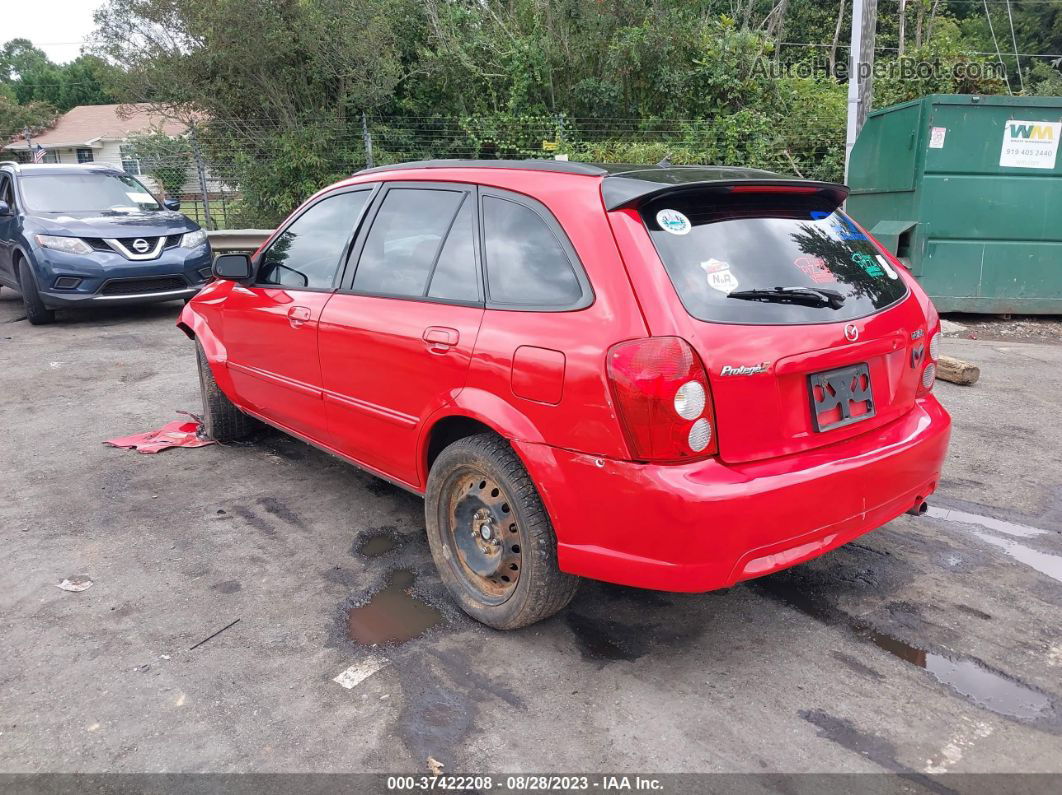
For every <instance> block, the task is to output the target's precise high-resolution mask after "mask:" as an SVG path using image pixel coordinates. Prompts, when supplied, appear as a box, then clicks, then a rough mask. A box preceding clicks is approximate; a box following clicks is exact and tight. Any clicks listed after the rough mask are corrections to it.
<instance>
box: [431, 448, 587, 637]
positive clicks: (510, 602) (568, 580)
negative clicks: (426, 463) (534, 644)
mask: <svg viewBox="0 0 1062 795" xmlns="http://www.w3.org/2000/svg"><path fill="white" fill-rule="evenodd" d="M424 514H425V523H426V526H427V531H428V543H429V545H430V547H431V554H432V558H433V559H434V560H435V566H436V568H438V570H439V576H440V577H441V578H442V581H443V583H444V584H445V585H446V587H447V589H448V590H449V591H450V594H451V595H452V596H453V598H454V600H455V601H456V602H457V603H458V605H460V607H461V609H462V610H464V611H465V612H466V613H468V614H469V615H470V616H472V618H474V619H476V620H477V621H481V622H482V623H484V624H486V625H488V626H491V627H494V628H495V629H516V628H518V627H524V626H527V625H528V624H534V623H535V622H536V621H541V620H542V619H544V618H547V617H549V616H551V615H553V614H554V613H556V612H557V611H559V610H561V609H562V608H564V607H565V606H566V605H567V604H568V603H569V602H570V601H571V600H572V597H573V596H575V592H576V590H577V589H578V587H579V578H578V577H575V576H573V575H571V574H565V573H564V572H562V571H561V570H560V569H559V568H557V538H556V536H555V535H554V532H553V524H552V523H551V522H550V519H549V514H548V513H547V512H546V509H545V507H544V506H543V505H542V500H541V498H540V497H539V494H538V491H537V489H535V484H534V483H533V482H532V481H531V477H530V476H529V475H528V474H527V470H526V469H524V466H523V464H522V463H521V462H520V459H519V458H518V457H517V456H516V453H514V452H513V450H512V448H511V447H510V446H509V445H508V443H507V442H506V441H505V440H504V439H502V438H501V437H500V436H496V435H495V434H492V433H484V434H478V435H476V436H469V437H466V438H464V439H460V440H458V441H456V442H454V443H453V444H451V445H450V446H449V447H447V448H446V449H445V450H443V451H442V452H441V453H440V454H439V457H438V458H436V460H435V462H434V463H433V464H432V468H431V472H430V473H429V475H428V490H427V494H426V495H425V503H424Z"/></svg>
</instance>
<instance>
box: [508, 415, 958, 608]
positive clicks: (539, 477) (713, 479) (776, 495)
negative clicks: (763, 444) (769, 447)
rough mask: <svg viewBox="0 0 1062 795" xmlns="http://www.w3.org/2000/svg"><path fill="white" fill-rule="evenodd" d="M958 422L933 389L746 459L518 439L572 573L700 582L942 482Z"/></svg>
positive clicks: (730, 575) (854, 522)
mask: <svg viewBox="0 0 1062 795" xmlns="http://www.w3.org/2000/svg"><path fill="white" fill-rule="evenodd" d="M950 432H951V419H950V417H949V416H948V413H947V412H946V411H945V410H944V408H943V407H942V406H941V405H940V404H939V403H938V402H937V400H936V398H935V397H932V396H929V397H927V398H922V399H920V400H918V401H917V403H916V405H915V407H914V408H913V409H912V410H911V411H910V412H908V413H907V414H906V415H904V416H903V417H901V418H900V419H898V420H896V421H895V422H893V423H890V424H889V425H886V426H884V427H881V428H877V429H875V430H873V431H870V432H868V433H866V434H863V435H861V436H857V437H854V438H851V439H847V440H845V441H842V442H837V443H836V444H831V445H827V446H825V447H820V448H817V449H814V450H809V451H806V452H802V453H797V454H793V455H789V456H784V457H781V458H775V459H770V460H766V461H757V462H751V463H747V464H740V465H730V464H726V463H723V462H721V461H719V460H717V459H708V460H703V461H698V462H694V463H690V464H677V465H659V464H639V463H635V462H630V461H617V460H613V459H606V458H601V457H599V456H592V455H585V454H582V453H574V452H571V451H568V450H561V449H558V448H554V447H549V446H547V445H542V444H531V443H525V442H513V446H514V447H515V448H516V451H517V453H518V454H519V455H520V456H521V458H522V459H523V461H524V463H525V465H526V466H527V468H528V471H529V473H530V474H531V477H532V479H533V480H534V482H535V484H536V485H537V486H538V489H539V492H540V494H541V495H542V499H543V502H544V503H545V505H546V508H547V510H548V511H549V514H550V517H551V519H552V521H553V527H554V530H555V532H556V535H557V541H558V545H557V546H558V551H557V557H558V563H559V565H560V568H561V570H562V571H566V572H569V573H571V574H578V575H580V576H583V577H589V578H592V579H597V580H605V581H607V582H614V583H619V584H621V585H631V586H636V587H640V588H653V589H657V590H665V591H686V592H701V591H710V590H714V589H717V588H725V587H728V586H730V585H733V584H734V583H736V582H739V581H741V580H747V579H751V578H753V577H760V576H763V575H765V574H770V573H771V572H774V571H778V570H779V569H784V568H787V567H789V566H794V565H796V564H798V563H802V562H804V561H806V560H810V559H812V558H815V557H818V556H819V555H821V554H823V553H824V552H827V551H829V550H831V549H834V548H835V547H838V546H841V545H842V544H846V543H848V542H849V541H851V540H852V539H854V538H856V537H858V536H860V535H863V534H864V533H867V532H869V531H871V530H874V529H876V528H878V527H880V526H881V525H883V524H885V523H886V522H889V521H891V520H892V519H895V518H896V517H897V516H899V515H900V514H902V513H904V512H905V511H907V510H908V509H909V508H911V507H913V506H914V505H915V504H916V502H918V501H921V500H924V499H925V498H927V497H928V496H929V495H930V494H932V493H933V491H934V490H935V489H936V486H937V482H938V480H939V478H940V469H941V465H942V464H943V461H944V456H945V454H946V452H947V446H948V437H949V436H950Z"/></svg>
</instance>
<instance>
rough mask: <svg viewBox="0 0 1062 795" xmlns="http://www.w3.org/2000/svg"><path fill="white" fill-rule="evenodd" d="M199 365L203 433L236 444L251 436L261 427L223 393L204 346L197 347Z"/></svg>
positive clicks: (196, 353) (196, 354) (219, 440)
mask: <svg viewBox="0 0 1062 795" xmlns="http://www.w3.org/2000/svg"><path fill="white" fill-rule="evenodd" d="M195 358H196V364H197V365H198V366H199V391H200V393H201V394H202V396H203V430H204V431H205V432H206V435H207V436H209V437H210V438H211V439H214V440H216V441H218V442H234V441H236V440H237V439H242V438H244V437H245V436H249V435H250V434H251V433H252V432H253V431H254V430H255V429H256V428H257V427H258V425H259V422H258V420H256V419H255V418H254V417H249V416H247V415H246V414H244V413H243V412H242V411H240V410H239V409H238V408H236V406H234V405H233V403H232V401H231V400H229V399H228V398H227V397H226V396H225V393H224V392H222V391H221V387H219V386H218V382H217V381H215V380H214V373H213V372H211V370H210V364H209V363H208V362H207V358H206V354H205V353H204V352H203V346H202V345H200V344H199V343H198V342H197V343H196V344H195Z"/></svg>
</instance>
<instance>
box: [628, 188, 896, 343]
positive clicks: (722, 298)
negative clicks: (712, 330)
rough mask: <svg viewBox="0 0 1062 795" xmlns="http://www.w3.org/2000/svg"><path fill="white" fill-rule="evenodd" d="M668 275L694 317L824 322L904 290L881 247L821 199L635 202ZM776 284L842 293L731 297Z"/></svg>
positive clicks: (719, 197) (887, 302)
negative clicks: (834, 301) (819, 300)
mask: <svg viewBox="0 0 1062 795" xmlns="http://www.w3.org/2000/svg"><path fill="white" fill-rule="evenodd" d="M641 212H642V219H643V221H644V222H645V225H646V228H647V229H648V230H649V236H650V237H651V238H652V241H653V244H654V246H655V247H656V250H657V252H658V254H659V255H660V258H661V260H662V261H663V263H664V267H665V268H666V270H667V273H668V276H669V277H670V278H671V282H672V284H674V286H675V290H676V292H677V293H678V295H679V298H680V299H681V300H682V303H683V305H684V306H685V308H686V311H688V312H689V313H690V314H691V315H693V316H694V317H696V318H698V319H700V320H707V321H716V322H722V323H748V324H788V323H792V324H799V323H829V322H836V321H845V320H853V319H855V318H859V317H864V316H866V315H870V314H873V313H875V312H878V311H880V310H882V309H885V308H886V307H889V306H891V305H893V304H895V303H896V302H897V301H899V300H901V299H902V298H903V297H904V296H906V295H907V286H906V284H905V283H904V281H903V278H902V277H901V276H900V274H899V273H897V272H896V270H895V269H894V268H893V267H892V266H891V265H890V264H889V262H888V260H887V259H885V257H884V256H883V255H882V253H881V251H880V250H879V249H878V248H877V247H876V246H875V245H874V244H873V243H872V242H871V241H870V240H869V239H868V238H867V237H866V236H865V235H864V234H863V233H862V232H860V230H859V228H858V227H857V226H856V225H855V224H854V223H853V222H852V221H851V219H849V218H848V217H847V216H846V215H845V214H844V213H843V212H841V211H840V210H839V208H838V207H837V205H836V204H835V203H833V202H832V201H831V200H830V199H828V198H827V197H825V196H824V195H822V196H820V195H809V196H791V195H785V194H773V193H758V192H752V193H742V194H736V193H734V194H731V193H726V192H724V191H722V190H706V191H700V192H684V193H677V194H671V195H669V196H665V197H662V198H659V199H656V200H655V201H653V202H650V203H649V204H648V205H646V206H645V207H643V208H642V211H641ZM777 287H798V288H810V289H822V290H825V291H829V292H832V293H839V294H840V295H841V296H842V297H843V299H844V301H843V304H842V305H841V306H839V307H836V308H834V307H831V306H805V305H799V304H786V303H775V302H773V301H772V302H761V301H754V300H745V299H743V298H738V297H736V295H740V294H741V293H742V291H748V290H772V289H774V288H777Z"/></svg>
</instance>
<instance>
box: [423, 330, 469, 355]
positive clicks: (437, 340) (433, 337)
mask: <svg viewBox="0 0 1062 795" xmlns="http://www.w3.org/2000/svg"><path fill="white" fill-rule="evenodd" d="M460 338H461V335H460V334H458V333H457V329H455V328H447V327H446V326H428V327H427V328H426V329H424V335H423V339H424V342H426V343H427V344H428V350H429V351H431V352H432V353H446V352H447V351H448V350H450V349H451V348H453V347H454V346H455V345H457V341H458V340H459V339H460Z"/></svg>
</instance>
